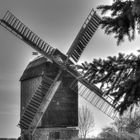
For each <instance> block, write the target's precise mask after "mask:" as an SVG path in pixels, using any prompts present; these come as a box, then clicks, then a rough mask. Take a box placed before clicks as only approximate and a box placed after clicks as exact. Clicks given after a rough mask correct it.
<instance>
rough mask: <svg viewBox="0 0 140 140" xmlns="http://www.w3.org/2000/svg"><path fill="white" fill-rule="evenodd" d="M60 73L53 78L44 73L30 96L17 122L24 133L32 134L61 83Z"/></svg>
mask: <svg viewBox="0 0 140 140" xmlns="http://www.w3.org/2000/svg"><path fill="white" fill-rule="evenodd" d="M60 74H61V71H59V73H58V75H57V76H56V78H55V79H54V80H53V79H50V78H49V77H47V76H45V75H44V77H43V80H42V82H41V84H40V86H39V87H38V89H37V91H36V92H35V94H34V95H33V96H32V98H31V100H30V102H29V104H28V105H27V107H26V109H25V112H24V113H23V115H22V117H21V120H20V122H19V126H20V127H21V128H22V130H24V133H30V134H31V135H33V134H34V132H35V130H36V128H37V126H38V125H39V122H40V120H41V119H42V117H43V115H44V113H45V111H46V109H47V107H48V106H49V104H50V102H51V100H52V98H53V96H54V94H55V93H56V91H57V90H58V88H59V86H60V84H61V80H60V79H59V77H60Z"/></svg>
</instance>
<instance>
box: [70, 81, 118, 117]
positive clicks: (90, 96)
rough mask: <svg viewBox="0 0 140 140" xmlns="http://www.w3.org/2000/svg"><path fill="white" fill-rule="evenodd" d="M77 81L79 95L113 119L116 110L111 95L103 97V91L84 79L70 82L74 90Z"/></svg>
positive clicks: (116, 115) (115, 115) (116, 113)
mask: <svg viewBox="0 0 140 140" xmlns="http://www.w3.org/2000/svg"><path fill="white" fill-rule="evenodd" d="M77 82H78V93H79V95H80V96H81V97H83V98H84V99H85V100H86V101H88V102H90V103H91V104H92V105H94V106H95V107H96V108H98V109H99V110H101V111H102V112H103V113H105V114H106V115H107V116H109V117H110V118H112V119H115V118H117V117H118V112H117V111H115V107H114V106H113V104H112V103H113V99H112V98H111V97H109V96H106V97H103V96H102V95H103V93H102V92H101V91H100V90H99V89H98V88H97V87H96V86H94V85H91V84H90V83H88V82H87V81H85V80H84V79H79V80H78V81H77V80H76V81H74V82H73V83H72V85H71V89H73V90H74V91H76V88H77V87H76V83H77Z"/></svg>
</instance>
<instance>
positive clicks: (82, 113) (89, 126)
mask: <svg viewBox="0 0 140 140" xmlns="http://www.w3.org/2000/svg"><path fill="white" fill-rule="evenodd" d="M78 117H79V118H78V119H79V124H78V127H79V136H80V137H82V138H86V136H87V134H88V133H89V132H91V130H92V131H93V127H94V117H93V114H92V112H91V111H90V110H89V109H88V108H87V107H85V106H82V107H81V108H80V109H79V114H78Z"/></svg>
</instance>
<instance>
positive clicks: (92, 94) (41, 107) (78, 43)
mask: <svg viewBox="0 0 140 140" xmlns="http://www.w3.org/2000/svg"><path fill="white" fill-rule="evenodd" d="M100 21H101V18H100V17H99V16H98V15H97V13H96V12H95V11H94V10H93V9H92V10H91V12H90V13H89V15H88V17H87V19H86V20H85V22H84V24H83V26H82V27H81V29H80V31H79V33H78V35H77V36H76V38H75V40H74V41H73V43H72V45H71V47H70V48H69V50H68V52H67V54H66V55H65V54H63V53H62V52H60V51H59V50H58V49H55V48H53V47H52V46H50V45H49V44H48V43H46V42H45V41H43V40H42V39H41V38H40V37H39V36H38V35H36V34H35V33H34V32H33V31H31V30H30V29H29V28H28V27H27V26H26V25H24V24H23V23H22V22H21V21H20V20H19V19H18V18H17V17H15V16H14V15H13V14H12V13H11V12H10V11H7V12H6V13H5V15H4V16H3V18H2V19H1V20H0V24H1V26H3V27H4V28H6V29H7V30H8V31H10V32H11V33H12V34H14V35H15V36H17V37H18V38H19V39H21V40H22V41H24V42H25V43H27V44H28V45H29V46H31V47H32V48H33V49H35V50H36V51H37V52H39V53H40V54H41V55H42V56H43V58H44V59H46V60H49V61H51V65H55V70H54V71H55V72H56V74H55V75H54V76H48V75H47V73H46V72H44V73H43V74H42V81H41V82H40V84H39V86H38V87H37V89H36V91H35V92H34V94H33V95H32V97H31V99H30V100H29V102H28V103H27V106H26V108H25V109H24V112H23V113H22V116H21V119H20V122H19V126H20V128H21V135H22V136H23V139H26V138H25V137H24V136H25V135H27V136H29V137H32V136H33V135H35V133H36V130H37V128H38V126H39V124H40V121H41V119H42V118H43V116H44V114H45V112H46V110H47V109H48V107H49V105H50V103H51V101H52V99H53V97H54V96H55V94H56V93H57V91H58V89H59V88H60V86H61V85H62V82H63V79H65V78H71V82H70V83H69V88H70V89H71V90H72V91H73V92H74V93H75V94H76V95H77V93H79V95H81V96H82V97H83V98H84V99H86V100H87V101H88V102H90V103H91V104H92V105H94V106H95V107H97V108H98V109H99V110H101V111H102V112H104V113H105V114H106V115H108V116H109V117H111V118H113V119H114V118H115V117H116V115H117V112H114V106H113V104H112V103H113V99H112V98H111V97H109V96H104V95H103V93H102V92H101V91H100V90H99V89H98V88H97V87H96V86H95V85H91V84H90V83H89V82H88V81H86V80H85V79H84V78H83V76H82V75H81V73H80V72H79V71H78V70H77V69H76V63H77V62H78V60H79V58H80V56H81V54H82V53H83V51H84V49H85V47H86V46H87V44H88V42H89V41H90V39H91V38H92V36H93V34H94V33H95V31H96V30H97V28H98V26H99V24H100ZM65 127H66V126H65ZM29 139H30V138H29Z"/></svg>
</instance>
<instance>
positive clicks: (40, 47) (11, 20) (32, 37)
mask: <svg viewBox="0 0 140 140" xmlns="http://www.w3.org/2000/svg"><path fill="white" fill-rule="evenodd" d="M0 24H1V25H2V26H3V27H4V28H6V29H7V30H8V31H10V32H11V33H13V34H14V35H15V36H17V37H18V38H20V39H21V40H23V41H24V42H25V43H27V44H29V45H30V46H31V47H32V48H34V49H35V50H36V51H38V52H40V53H41V54H43V55H44V56H46V57H48V58H50V59H51V58H52V57H51V55H52V54H53V52H54V51H55V49H54V48H53V47H51V46H50V45H49V44H48V43H46V42H45V41H43V40H42V39H41V38H40V37H38V36H37V35H36V34H35V33H34V32H32V31H31V30H30V29H29V28H28V27H27V26H26V25H24V24H23V23H22V22H21V21H20V20H19V19H18V18H17V17H15V16H14V15H13V14H12V13H11V12H10V11H7V12H6V13H5V15H4V16H3V18H2V19H1V20H0Z"/></svg>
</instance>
